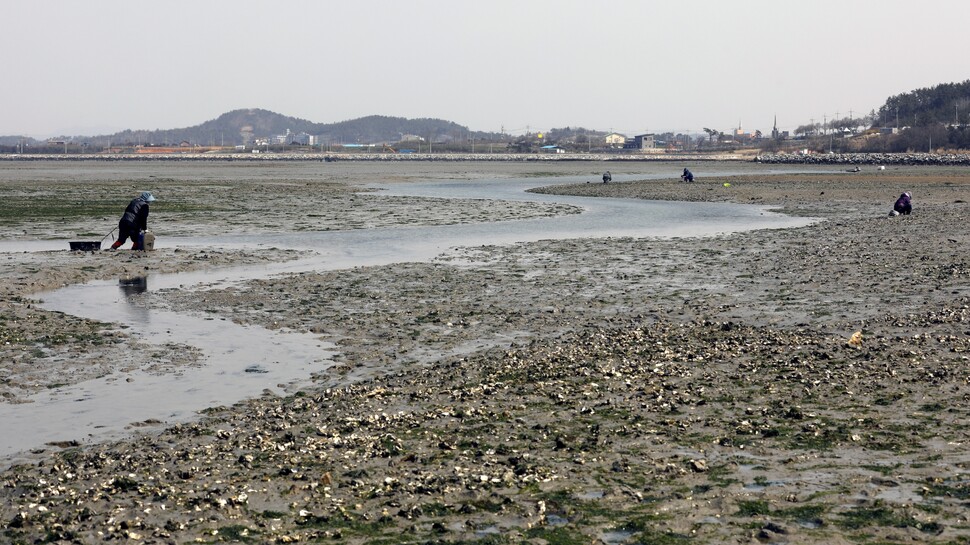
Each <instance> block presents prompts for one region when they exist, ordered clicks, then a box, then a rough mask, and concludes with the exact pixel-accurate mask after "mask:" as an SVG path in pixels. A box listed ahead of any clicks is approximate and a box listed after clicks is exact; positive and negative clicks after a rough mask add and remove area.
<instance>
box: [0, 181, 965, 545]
mask: <svg viewBox="0 0 970 545" xmlns="http://www.w3.org/2000/svg"><path fill="white" fill-rule="evenodd" d="M611 167H612V168H611ZM51 168H52V169H53V167H51ZM195 168H196V167H192V166H185V167H183V166H176V167H172V169H171V170H167V171H166V172H165V173H164V174H163V175H162V176H163V178H164V179H161V180H159V179H157V178H155V179H150V177H157V176H159V174H158V173H152V174H149V172H151V170H149V169H148V168H147V167H146V170H145V171H144V172H141V173H135V174H132V173H131V172H130V171H127V172H119V173H117V174H116V175H107V174H105V173H103V172H101V173H99V174H97V175H95V174H92V173H90V172H89V171H87V170H84V169H81V170H80V171H79V172H77V173H74V174H72V176H69V177H67V178H66V179H65V178H64V177H63V176H60V175H59V174H58V173H57V172H55V170H56V169H54V170H49V171H48V170H44V169H43V168H41V167H40V166H31V167H30V168H27V169H25V170H21V171H18V172H17V173H16V174H15V175H10V176H6V177H5V178H4V181H3V182H0V192H2V193H3V196H4V199H3V201H2V202H3V203H4V204H2V205H0V206H4V207H7V208H6V209H5V210H4V215H3V217H4V221H3V223H2V225H0V229H2V233H3V239H4V240H17V239H22V240H30V239H33V238H38V237H43V236H49V233H52V232H61V233H63V232H65V231H69V232H72V233H73V234H74V235H76V236H92V234H94V233H98V232H101V231H104V225H108V226H109V228H110V223H111V222H116V221H117V220H116V218H113V217H111V216H108V214H110V213H112V212H113V210H114V209H115V208H117V207H118V206H119V203H120V206H121V207H122V208H123V204H124V202H127V199H128V198H130V195H128V194H129V193H132V194H134V193H135V192H136V190H137V191H141V190H142V189H143V186H145V185H146V184H148V183H153V184H154V186H153V187H152V188H151V189H153V190H155V191H156V194H157V195H160V196H164V195H165V194H166V193H167V194H168V198H169V204H167V205H163V204H162V203H164V201H162V202H160V203H159V206H158V207H157V212H156V211H153V214H154V215H155V216H153V217H155V218H157V221H158V222H159V224H158V225H165V226H166V231H167V232H171V233H178V234H185V235H199V234H212V233H231V232H238V231H241V230H251V231H254V232H259V231H265V230H272V229H281V230H288V231H294V230H296V231H298V230H300V229H307V230H320V229H328V228H329V229H346V228H367V227H373V226H381V225H399V224H414V223H428V222H431V223H434V222H437V223H450V222H460V221H480V222H485V221H493V220H495V219H508V218H512V217H535V216H542V215H553V214H567V213H576V212H578V211H577V210H574V209H572V208H571V207H561V206H556V205H547V204H538V203H512V202H501V203H483V202H479V201H474V202H462V201H448V200H445V199H423V198H407V199H403V198H398V199H393V198H392V199H388V198H383V197H381V196H380V194H379V191H371V192H365V193H360V192H358V190H359V189H360V186H361V185H362V184H363V183H365V182H367V181H375V182H376V181H379V182H380V183H408V181H410V180H413V179H426V178H429V177H431V178H435V177H438V178H443V179H474V178H478V177H526V176H532V177H535V178H537V184H536V185H537V186H542V185H548V186H551V185H552V184H553V183H554V177H555V176H560V175H571V176H587V175H588V176H589V179H590V180H591V183H579V184H574V185H568V186H563V185H557V186H555V187H546V188H543V189H539V191H547V192H556V193H567V194H578V195H589V196H596V197H603V198H611V197H634V198H647V199H654V200H681V201H684V200H686V201H724V202H738V203H754V204H761V205H766V206H770V207H772V208H775V209H779V210H782V211H784V212H785V213H788V214H795V215H803V216H811V217H817V218H820V219H821V221H819V222H817V223H814V224H813V225H810V226H807V227H802V228H796V229H784V230H763V231H753V232H747V233H737V234H732V235H727V236H719V237H705V238H674V239H661V238H644V239H632V238H621V239H570V240H559V241H552V240H550V241H540V242H534V243H525V244H517V245H503V246H482V247H474V248H456V249H452V250H449V251H447V252H445V253H443V254H442V255H441V256H439V257H438V258H437V259H435V260H434V261H432V262H430V263H405V264H396V265H393V266H381V267H357V268H354V269H352V270H343V271H334V272H327V271H321V272H313V273H301V274H299V275H292V276H289V277H285V278H273V279H265V280H258V281H252V282H249V283H247V284H246V285H244V286H235V287H227V288H219V289H210V290H206V291H204V292H202V293H198V292H196V293H180V292H177V291H173V292H166V293H158V294H151V297H152V298H154V299H155V301H153V304H162V305H166V306H168V307H170V308H172V309H175V310H178V311H181V312H188V313H206V314H208V315H213V316H219V317H224V318H226V319H231V320H235V321H238V322H242V323H248V324H255V325H262V326H265V327H269V328H291V329H294V330H299V331H307V332H312V333H314V334H318V335H320V336H321V338H325V339H327V340H329V341H331V342H335V343H336V344H337V346H338V347H339V349H340V355H339V357H338V366H337V367H335V368H334V369H333V371H332V372H330V373H325V374H321V375H320V376H317V377H315V378H314V380H315V384H314V385H312V386H309V387H306V388H303V389H301V390H300V391H298V392H293V393H292V394H291V395H287V396H283V397H280V396H275V395H266V396H263V397H260V398H258V399H252V400H245V401H242V402H240V403H238V404H236V405H233V406H231V407H213V408H211V409H208V410H206V411H205V412H204V414H203V415H201V417H200V418H199V419H198V420H197V421H193V422H185V423H165V422H150V423H133V429H132V436H131V438H129V439H125V440H121V441H111V442H94V443H90V444H88V443H84V444H78V443H74V442H69V441H68V442H64V443H57V444H51V445H46V446H44V447H43V448H38V449H37V451H36V452H34V453H33V458H32V459H31V461H29V462H24V463H21V464H18V465H15V466H13V467H10V468H8V469H7V470H5V471H4V472H3V473H2V475H0V482H2V483H3V486H2V488H0V531H2V533H3V536H4V539H5V540H7V541H9V542H11V543H34V542H37V541H45V540H46V541H47V542H54V543H59V542H63V543H72V542H76V543H89V542H95V541H101V540H108V539H117V540H129V541H139V542H146V543H166V544H168V543H173V544H175V543H178V544H180V543H189V542H202V543H219V542H253V543H304V542H309V543H318V542H319V543H322V542H340V543H408V542H421V543H425V542H435V543H457V542H483V543H521V542H529V543H589V542H594V543H685V544H686V543H742V542H743V543H748V542H752V541H761V542H767V543H860V542H861V543H896V542H920V543H961V542H964V541H966V540H967V539H970V521H968V520H967V510H966V502H967V498H968V495H970V484H968V479H967V464H968V462H970V455H968V454H967V448H966V444H967V441H968V439H970V438H968V435H970V432H968V430H967V428H966V426H965V424H964V423H965V422H966V420H967V417H968V409H970V401H968V392H970V391H968V386H970V384H968V382H970V370H968V367H970V262H968V257H967V255H968V254H967V251H966V249H967V248H968V243H970V237H968V234H970V228H968V226H967V221H966V218H967V217H970V206H968V204H967V202H968V201H970V173H968V172H967V171H966V169H957V168H953V169H946V168H922V169H921V168H890V169H888V170H885V171H876V170H874V169H869V170H865V171H863V172H860V173H844V172H835V171H832V170H831V169H829V171H825V170H821V169H819V170H817V171H815V172H791V173H784V172H777V171H776V172H774V173H772V172H768V171H767V170H764V169H759V168H758V167H755V166H750V165H740V166H739V167H738V168H737V169H735V170H737V172H735V173H734V174H732V175H705V173H704V169H703V168H701V167H696V168H692V170H694V171H695V174H697V176H698V178H697V181H695V182H693V183H691V184H686V183H682V182H680V181H679V180H677V179H676V173H677V169H676V168H672V169H671V170H672V171H673V175H672V176H671V177H670V178H665V179H643V180H638V179H637V178H638V171H637V168H638V167H637V166H636V165H624V166H622V167H616V166H614V165H602V164H594V163H590V164H587V163H576V164H567V165H545V164H534V165H507V164H477V163H476V164H457V165H454V164H453V165H437V164H428V165H423V166H410V167H401V166H399V165H388V166H383V165H367V166H363V165H362V166H358V167H352V166H347V167H341V168H345V169H346V170H345V171H335V172H326V173H320V172H317V171H315V170H313V169H311V168H310V167H309V166H306V167H304V166H296V167H293V166H290V167H287V168H283V167H272V169H270V168H266V169H263V170H261V171H259V172H256V171H254V170H251V169H246V168H238V167H235V166H229V165H227V166H226V168H225V169H216V170H213V171H197V170H195ZM209 168H211V166H210V167H209ZM355 169H357V170H355ZM395 169H400V170H395ZM606 169H611V170H612V172H613V175H614V180H617V179H622V180H624V181H622V182H616V181H614V182H612V183H609V184H602V183H596V182H595V180H597V179H598V173H601V172H602V171H603V170H606ZM547 178H553V179H547ZM644 178H647V176H644ZM156 187H157V188H158V189H155V188H156ZM77 188H80V189H77ZM902 191H910V192H911V193H912V194H913V197H914V202H915V211H914V213H913V214H912V215H910V216H901V217H889V216H888V215H887V213H888V211H889V210H890V208H891V206H892V202H893V200H895V198H896V197H897V196H898V195H899V193H901V192H902ZM66 192H70V193H69V194H71V195H74V196H75V201H74V203H73V205H72V206H65V205H64V204H63V200H62V198H61V197H59V196H62V195H64V194H65V193H66ZM41 195H49V196H51V198H50V199H49V200H42V201H43V202H45V203H47V204H45V206H46V207H48V208H49V212H45V213H44V214H45V215H40V216H38V215H36V214H40V212H39V211H36V210H35V211H34V213H35V216H31V215H30V206H29V204H30V202H32V201H33V202H38V199H39V196H41ZM18 196H19V197H18ZM131 196H133V195H131ZM18 198H19V199H20V200H17V199H18ZM18 202H19V203H20V204H21V205H22V207H19V206H18V205H17V203H18ZM102 206H103V208H99V207H102ZM165 206H169V207H170V208H168V209H167V210H166V208H165ZM11 207H14V208H11ZM85 207H88V208H89V209H91V210H94V209H97V210H103V212H101V216H98V212H90V213H85V214H80V213H76V214H74V215H70V214H69V213H68V212H66V211H67V210H75V209H84V208H85ZM15 208H16V210H20V212H16V213H15V212H13V211H12V210H14V209H15ZM118 210H119V211H120V208H118ZM58 214H60V215H58ZM213 218H216V220H213ZM150 223H152V219H151V218H150ZM298 255H299V252H297V251H293V250H282V249H246V250H233V249H221V248H218V247H215V248H190V249H160V250H157V251H155V252H147V253H131V252H114V253H110V252H100V253H71V252H67V251H51V252H30V253H7V254H0V259H2V260H3V263H4V267H3V268H2V269H0V276H2V278H3V290H4V297H3V298H2V303H0V305H2V307H0V308H2V316H3V320H2V321H0V341H2V342H0V356H2V361H3V362H4V364H3V367H2V369H0V372H2V373H3V375H2V376H0V395H3V396H4V398H5V400H6V402H29V401H30V395H31V394H32V393H35V392H37V391H40V390H43V389H51V388H58V387H60V386H61V385H63V384H69V383H71V382H72V381H79V380H83V379H85V378H91V377H95V376H103V375H105V374H111V375H117V376H118V377H119V380H123V377H124V376H125V373H126V370H129V369H133V368H144V367H145V366H155V367H154V368H153V371H154V372H158V373H171V372H178V369H179V367H180V366H184V365H200V364H204V361H202V357H201V356H200V355H198V354H196V353H194V352H193V351H191V350H186V349H184V347H179V346H166V347H159V346H154V345H145V344H143V343H140V342H139V341H138V340H136V339H132V338H130V336H128V335H127V334H126V333H125V330H124V328H123V327H119V326H118V325H117V324H101V323H92V322H90V321H88V320H83V319H80V318H74V317H71V316H66V315H63V314H59V313H51V312H46V311H43V310H40V309H38V308H37V307H36V302H35V299H34V298H35V297H37V295H36V294H37V293H38V292H39V291H41V290H43V289H49V288H52V287H56V286H58V285H63V284H67V283H76V282H81V281H85V280H89V279H95V278H115V277H117V276H119V275H126V274H130V275H139V274H144V273H145V272H146V271H149V272H163V271H177V270H191V269H205V268H210V267H221V266H227V265H230V264H235V263H254V264H255V263H260V262H271V261H273V262H276V261H280V260H286V259H293V258H296V257H298ZM66 366H70V369H71V370H70V373H65V372H64V369H65V367H66Z"/></svg>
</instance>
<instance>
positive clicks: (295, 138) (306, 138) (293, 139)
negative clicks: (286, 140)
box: [287, 131, 317, 146]
mask: <svg viewBox="0 0 970 545" xmlns="http://www.w3.org/2000/svg"><path fill="white" fill-rule="evenodd" d="M287 132H289V131H287ZM290 143H291V144H296V145H299V146H313V145H316V143H317V137H315V136H313V135H311V134H307V133H305V132H301V133H299V134H294V135H291V136H290Z"/></svg>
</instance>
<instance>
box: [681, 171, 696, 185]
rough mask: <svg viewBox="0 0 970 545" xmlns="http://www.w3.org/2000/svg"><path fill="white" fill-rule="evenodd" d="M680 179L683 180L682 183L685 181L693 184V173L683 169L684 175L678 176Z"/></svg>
mask: <svg viewBox="0 0 970 545" xmlns="http://www.w3.org/2000/svg"><path fill="white" fill-rule="evenodd" d="M680 179H681V180H683V181H685V182H693V181H694V173H693V172H691V171H689V170H687V169H686V168H685V169H684V173H683V174H681V175H680Z"/></svg>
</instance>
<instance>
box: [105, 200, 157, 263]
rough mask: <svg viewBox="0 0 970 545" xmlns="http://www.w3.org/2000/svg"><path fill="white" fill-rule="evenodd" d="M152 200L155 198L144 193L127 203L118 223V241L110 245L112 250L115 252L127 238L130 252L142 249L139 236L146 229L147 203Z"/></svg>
mask: <svg viewBox="0 0 970 545" xmlns="http://www.w3.org/2000/svg"><path fill="white" fill-rule="evenodd" d="M154 200H155V196H154V195H152V194H151V193H149V192H148V191H145V192H144V193H142V194H141V195H139V196H137V197H135V198H134V199H132V200H131V202H130V203H128V207H127V208H125V213H124V214H122V215H121V221H119V222H118V240H116V241H115V243H114V244H112V245H111V249H112V250H117V249H118V247H119V246H121V245H122V244H124V243H125V241H126V240H128V239H129V238H130V239H131V249H132V250H141V249H142V245H141V242H140V240H141V239H140V237H139V235H141V233H143V232H145V231H146V230H147V229H148V203H150V202H153V201H154Z"/></svg>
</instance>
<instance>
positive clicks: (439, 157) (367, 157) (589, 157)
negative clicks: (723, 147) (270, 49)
mask: <svg viewBox="0 0 970 545" xmlns="http://www.w3.org/2000/svg"><path fill="white" fill-rule="evenodd" d="M685 160H690V161H750V160H751V157H750V156H743V155H738V154H713V153H712V154H666V153H662V154H661V153H656V154H619V153H326V154H322V153H172V154H162V153H159V154H142V153H131V154H110V155H109V154H29V155H25V154H8V155H0V161H213V162H218V161H326V162H331V161H443V162H444V161H511V162H530V161H536V162H539V161H685Z"/></svg>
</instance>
